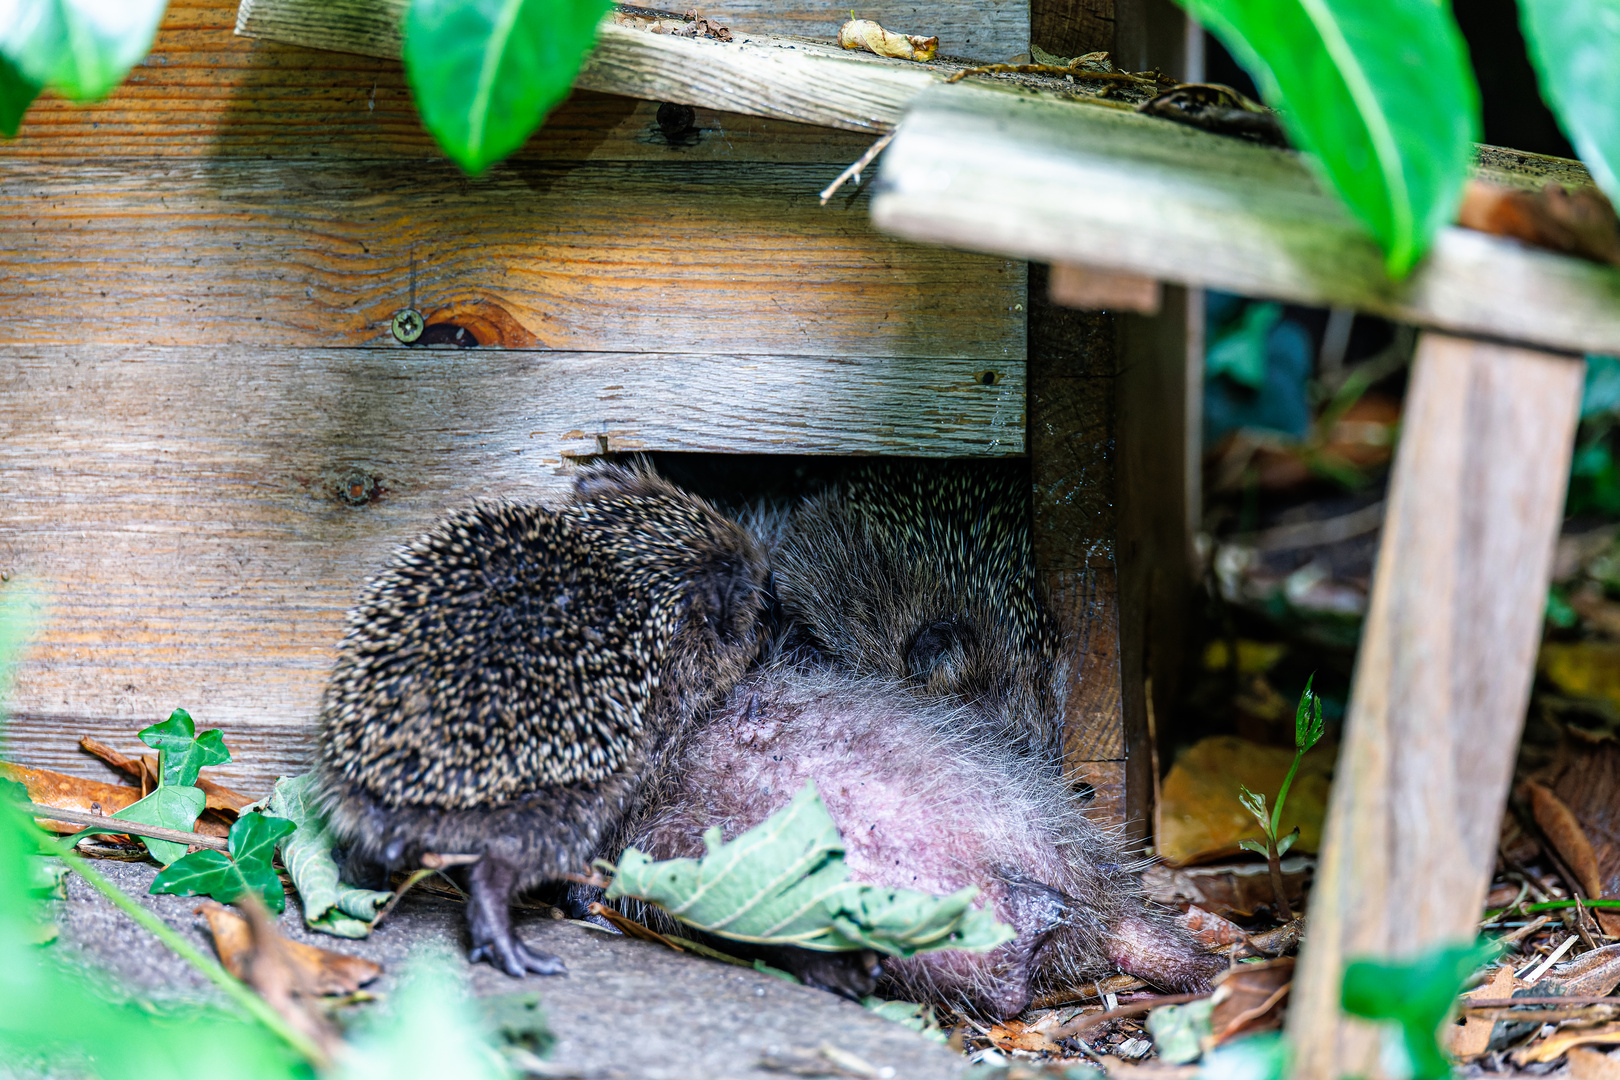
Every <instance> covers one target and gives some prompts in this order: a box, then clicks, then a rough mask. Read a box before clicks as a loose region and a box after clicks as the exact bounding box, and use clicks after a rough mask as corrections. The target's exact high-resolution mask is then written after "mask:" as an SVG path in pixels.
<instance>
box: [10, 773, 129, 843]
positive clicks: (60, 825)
mask: <svg viewBox="0 0 1620 1080" xmlns="http://www.w3.org/2000/svg"><path fill="white" fill-rule="evenodd" d="M0 777H4V778H5V779H7V780H14V781H16V782H17V783H19V784H21V785H22V786H23V787H25V788H27V789H28V797H29V798H30V799H32V800H33V801H34V802H37V803H39V804H40V805H42V806H54V807H57V808H59V809H62V810H82V811H84V812H85V813H89V814H107V815H109V816H110V815H112V814H115V813H117V812H118V811H120V810H122V809H123V808H124V807H126V806H130V805H133V804H134V803H135V802H137V801H138V800H139V799H140V797H141V789H140V788H137V787H125V786H124V785H122V784H105V783H102V782H101V781H100V780H86V779H84V778H83V777H80V776H69V775H67V774H66V773H59V772H52V771H51V770H50V769H30V768H28V767H27V766H24V765H11V764H8V763H6V762H3V761H0ZM40 824H41V825H43V826H44V827H45V828H47V829H51V830H53V831H55V832H59V833H71V832H78V831H79V830H80V829H82V828H84V826H83V825H73V824H70V823H68V822H65V821H44V820H41V822H40Z"/></svg>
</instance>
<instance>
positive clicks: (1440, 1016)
mask: <svg viewBox="0 0 1620 1080" xmlns="http://www.w3.org/2000/svg"><path fill="white" fill-rule="evenodd" d="M1498 951H1499V950H1498V949H1497V947H1496V946H1495V945H1491V944H1489V943H1485V944H1476V945H1448V946H1441V947H1439V948H1435V949H1431V950H1430V951H1428V952H1426V953H1423V954H1422V955H1420V956H1418V957H1417V958H1416V959H1415V960H1413V961H1411V962H1410V963H1393V964H1386V963H1382V962H1379V961H1376V960H1357V961H1353V962H1352V963H1350V964H1349V965H1347V966H1346V967H1345V969H1344V982H1343V984H1342V985H1341V990H1340V999H1341V1001H1342V1004H1343V1005H1344V1011H1345V1012H1347V1013H1350V1014H1351V1015H1352V1016H1361V1017H1365V1018H1366V1019H1368V1020H1393V1021H1394V1022H1395V1023H1396V1024H1397V1025H1398V1026H1399V1028H1400V1031H1401V1043H1400V1045H1399V1047H1398V1048H1397V1049H1398V1050H1403V1051H1404V1052H1405V1055H1406V1058H1407V1063H1408V1065H1409V1069H1408V1070H1407V1075H1409V1076H1412V1077H1415V1078H1416V1080H1442V1078H1443V1077H1448V1076H1450V1075H1451V1061H1450V1059H1449V1058H1447V1057H1446V1053H1445V1051H1444V1050H1442V1049H1441V1048H1440V1044H1439V1041H1438V1040H1439V1030H1440V1025H1441V1023H1442V1022H1444V1021H1445V1019H1446V1017H1447V1016H1449V1015H1450V1013H1451V1009H1452V1007H1453V1006H1454V1005H1455V1004H1456V1001H1457V994H1458V992H1459V991H1460V990H1462V987H1463V983H1464V982H1465V981H1466V980H1467V978H1468V976H1469V975H1470V974H1471V973H1472V972H1473V970H1474V969H1475V968H1477V967H1479V966H1480V965H1481V964H1483V963H1485V962H1486V961H1488V960H1489V959H1490V958H1491V957H1493V956H1495V955H1496V953H1497V952H1498Z"/></svg>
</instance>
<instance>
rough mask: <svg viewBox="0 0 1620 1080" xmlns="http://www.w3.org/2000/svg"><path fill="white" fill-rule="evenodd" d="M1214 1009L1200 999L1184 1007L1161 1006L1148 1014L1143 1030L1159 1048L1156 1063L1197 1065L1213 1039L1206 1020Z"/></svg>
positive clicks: (1212, 1004) (1208, 1020)
mask: <svg viewBox="0 0 1620 1080" xmlns="http://www.w3.org/2000/svg"><path fill="white" fill-rule="evenodd" d="M1214 1007H1215V1005H1214V1003H1213V1002H1212V1001H1211V1000H1210V999H1209V998H1204V999H1203V1000H1202V1001H1189V1002H1187V1003H1186V1004H1185V1005H1161V1006H1159V1007H1158V1008H1157V1009H1154V1010H1153V1011H1152V1012H1150V1013H1148V1018H1147V1025H1146V1026H1147V1030H1148V1034H1149V1035H1151V1036H1153V1044H1154V1045H1155V1046H1157V1047H1158V1048H1159V1060H1160V1061H1168V1062H1170V1063H1172V1064H1175V1065H1185V1064H1186V1063H1187V1062H1189V1061H1197V1060H1198V1058H1199V1056H1200V1055H1201V1054H1203V1052H1204V1047H1205V1046H1207V1045H1208V1044H1209V1043H1211V1042H1213V1041H1214V1039H1215V1034H1214V1030H1213V1028H1212V1027H1211V1025H1210V1019H1209V1017H1210V1011H1211V1010H1212V1009H1213V1008H1214Z"/></svg>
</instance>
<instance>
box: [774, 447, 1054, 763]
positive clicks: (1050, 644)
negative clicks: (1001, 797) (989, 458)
mask: <svg viewBox="0 0 1620 1080" xmlns="http://www.w3.org/2000/svg"><path fill="white" fill-rule="evenodd" d="M773 547H774V551H773V553H772V560H771V561H772V569H773V574H774V581H775V588H776V592H777V594H778V596H779V598H780V602H781V609H782V612H783V613H784V615H785V616H786V617H787V618H788V619H789V620H790V621H791V624H792V626H793V627H794V634H793V640H794V642H795V643H796V644H798V645H800V646H801V647H807V648H808V650H809V651H810V652H812V653H814V654H815V655H817V656H820V657H822V658H824V659H826V660H828V661H829V662H831V663H833V664H836V665H837V666H839V667H841V668H844V669H845V670H849V671H852V672H855V673H857V674H863V675H881V676H887V677H889V678H892V679H895V680H899V681H902V682H904V683H905V684H906V686H907V687H908V689H909V690H910V691H911V692H912V693H914V694H916V695H918V696H919V697H922V698H924V699H930V700H950V701H955V702H958V703H961V704H963V705H966V706H969V707H971V708H972V709H974V710H975V711H976V712H977V713H978V715H979V717H980V719H981V722H983V723H987V724H991V725H994V726H995V727H996V728H998V729H999V732H1000V734H1001V736H1002V737H1003V738H1004V739H1008V740H1012V741H1013V742H1015V743H1016V744H1017V745H1018V746H1020V747H1021V748H1023V749H1025V750H1026V751H1028V752H1029V753H1030V754H1031V755H1032V756H1033V757H1034V758H1037V759H1043V758H1046V759H1055V756H1056V755H1057V754H1058V753H1060V751H1061V739H1062V732H1061V731H1060V730H1059V724H1058V716H1059V712H1060V705H1059V702H1060V698H1059V697H1058V688H1060V687H1061V686H1063V684H1064V683H1065V682H1066V680H1067V675H1068V669H1067V666H1066V664H1065V663H1064V661H1063V660H1062V652H1061V649H1060V648H1059V634H1058V630H1057V628H1056V626H1055V625H1054V624H1053V622H1052V620H1051V619H1050V618H1049V617H1048V616H1047V614H1046V611H1045V609H1044V607H1043V606H1042V605H1041V604H1040V603H1039V601H1038V600H1037V589H1036V581H1035V567H1034V557H1033V554H1032V551H1031V543H1030V533H1029V491H1028V481H1027V478H1025V479H1024V480H1023V481H1020V479H1019V477H1018V474H1017V473H1016V472H1013V471H1009V470H1007V469H1004V468H999V467H997V463H975V462H955V463H949V462H934V463H912V464H910V465H909V466H907V465H901V464H896V463H890V462H884V463H879V464H876V465H873V466H870V467H868V468H866V469H864V470H861V471H860V472H857V473H856V474H855V475H854V476H853V477H852V478H851V479H850V480H849V481H848V482H847V483H846V484H845V485H844V487H843V489H842V490H841V491H837V492H834V493H830V494H827V495H823V496H820V497H818V498H816V499H813V500H811V501H810V502H809V503H807V504H806V505H805V506H804V507H803V508H802V509H800V510H799V511H798V512H797V513H796V514H795V515H794V516H793V519H792V522H791V525H790V526H789V527H788V528H787V530H786V531H785V534H784V535H783V536H782V537H781V538H780V540H779V541H778V542H777V543H775V544H774V545H773Z"/></svg>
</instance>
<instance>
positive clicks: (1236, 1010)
mask: <svg viewBox="0 0 1620 1080" xmlns="http://www.w3.org/2000/svg"><path fill="white" fill-rule="evenodd" d="M1293 978H1294V958H1293V957H1292V956H1284V957H1281V958H1279V959H1276V960H1265V961H1262V962H1260V963H1258V964H1239V965H1238V966H1236V967H1233V968H1229V969H1228V970H1227V971H1225V972H1224V973H1223V974H1221V975H1220V976H1218V977H1217V978H1216V980H1215V982H1216V985H1215V994H1214V996H1213V998H1212V999H1211V1000H1213V1001H1214V1003H1215V1004H1214V1007H1213V1008H1212V1009H1211V1010H1210V1014H1209V1025H1210V1030H1211V1032H1212V1033H1213V1034H1214V1036H1215V1044H1216V1045H1219V1044H1221V1043H1223V1042H1226V1041H1227V1040H1228V1039H1232V1038H1235V1037H1237V1036H1239V1035H1246V1034H1253V1033H1256V1032H1261V1031H1271V1030H1274V1029H1276V1028H1280V1027H1282V1022H1283V1000H1284V999H1285V998H1286V997H1287V996H1288V990H1289V987H1290V985H1291V983H1292V982H1293Z"/></svg>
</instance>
